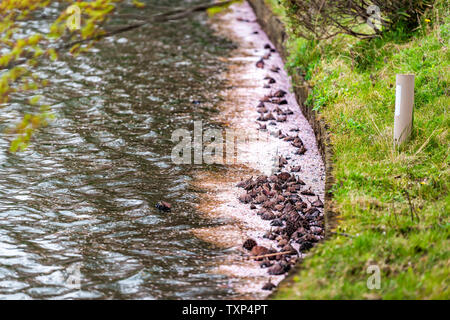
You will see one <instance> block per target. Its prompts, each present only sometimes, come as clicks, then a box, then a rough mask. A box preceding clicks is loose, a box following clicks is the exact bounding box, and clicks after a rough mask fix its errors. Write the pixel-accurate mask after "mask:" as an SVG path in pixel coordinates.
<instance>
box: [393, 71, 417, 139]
mask: <svg viewBox="0 0 450 320" xmlns="http://www.w3.org/2000/svg"><path fill="white" fill-rule="evenodd" d="M413 106H414V75H413V74H398V75H397V81H396V93H395V118H394V144H395V145H398V146H399V145H401V144H402V143H403V142H405V141H406V140H407V139H408V138H409V136H410V135H411V130H412V125H413Z"/></svg>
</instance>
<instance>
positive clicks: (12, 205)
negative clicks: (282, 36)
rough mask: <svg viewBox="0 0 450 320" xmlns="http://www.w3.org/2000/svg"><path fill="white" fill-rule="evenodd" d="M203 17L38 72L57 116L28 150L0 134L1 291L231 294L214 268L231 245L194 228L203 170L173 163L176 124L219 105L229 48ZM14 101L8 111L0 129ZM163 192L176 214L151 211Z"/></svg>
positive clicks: (198, 223)
mask: <svg viewBox="0 0 450 320" xmlns="http://www.w3.org/2000/svg"><path fill="white" fill-rule="evenodd" d="M152 2H153V3H154V4H157V5H161V6H178V5H180V4H181V3H182V2H183V1H173V0H170V1H165V2H163V1H152ZM183 3H184V4H189V3H188V2H186V1H184V2H183ZM144 10H147V12H140V13H141V14H150V13H151V12H152V11H154V10H155V9H154V8H153V7H149V8H147V9H144ZM204 20H205V17H199V18H196V19H193V20H185V21H179V22H176V23H168V24H160V25H155V26H149V27H145V28H142V29H141V30H139V31H134V32H131V33H126V34H122V35H120V36H117V37H115V38H111V39H107V40H104V41H102V42H101V43H100V44H99V45H97V46H96V48H95V49H94V52H93V53H92V54H90V55H88V56H84V57H79V58H77V59H71V58H65V59H63V61H62V62H58V63H57V64H53V65H51V66H47V67H43V68H41V70H40V74H41V75H46V76H47V77H48V78H49V79H50V80H51V81H52V85H51V87H50V88H51V89H50V88H49V89H47V91H46V92H44V96H45V100H46V101H47V102H49V103H50V104H52V105H53V110H54V111H55V113H56V115H57V120H56V121H55V122H53V123H52V125H51V126H49V127H47V128H45V129H43V130H42V131H41V132H40V133H39V134H37V135H36V136H35V141H34V142H33V144H32V146H30V147H29V149H28V150H27V151H26V152H23V153H20V154H9V153H8V152H7V149H8V144H9V142H8V141H7V140H6V138H5V136H2V137H1V139H0V298H121V299H124V298H126V299H131V298H150V299H151V298H156V299H158V298H170V299H180V298H222V297H233V296H234V293H233V291H232V290H231V289H230V288H229V286H228V279H227V278H226V277H224V276H219V275H214V274H212V273H211V272H210V270H211V268H212V267H214V266H215V265H216V264H217V261H218V259H219V258H218V256H220V255H223V254H224V252H223V251H222V250H220V249H217V248H214V247H213V246H211V245H210V244H207V243H205V242H202V241H201V240H199V239H197V238H195V237H193V236H192V234H191V233H190V232H189V231H190V230H191V229H192V228H198V227H205V226H208V225H212V224H213V223H214V222H211V221H206V220H204V219H202V218H201V217H199V215H198V214H197V213H196V212H195V210H194V208H195V206H194V204H195V203H196V201H197V199H198V196H199V191H196V190H193V189H192V188H191V187H190V186H189V182H190V180H191V179H192V176H193V175H194V172H195V170H196V168H195V167H192V166H186V165H185V166H176V165H174V164H173V163H172V162H171V160H170V153H171V148H172V147H173V143H172V142H171V140H170V138H171V133H172V131H173V130H175V129H178V128H187V129H189V130H191V129H192V126H193V120H194V119H203V121H204V122H206V121H207V119H208V118H211V115H212V114H213V113H214V112H217V111H215V109H214V107H215V105H216V104H217V102H218V101H217V99H218V98H217V97H216V94H217V92H219V91H220V88H221V87H220V86H221V83H220V81H219V80H218V79H217V78H216V77H215V76H216V75H217V74H218V73H219V72H220V70H221V69H222V68H223V67H224V66H223V65H221V64H220V62H219V59H218V58H219V57H220V55H224V54H226V53H227V52H228V49H229V48H230V46H231V44H230V43H228V42H226V41H224V40H222V39H218V38H216V37H214V36H213V35H212V34H211V31H210V30H209V29H208V27H207V26H206V25H205V21H204ZM18 110H24V106H21V105H20V103H13V104H11V105H10V106H8V107H7V108H4V109H2V110H1V111H0V112H1V113H0V116H1V118H2V123H3V125H5V124H6V125H8V124H11V123H13V122H14V121H16V120H17V119H18V117H19V113H18ZM211 125H215V126H217V124H211ZM219 169H220V168H219ZM161 199H164V200H167V201H169V202H171V203H172V205H173V207H174V210H172V212H171V213H160V212H158V211H157V210H156V209H155V208H154V204H155V203H156V202H157V201H158V200H161ZM78 273H79V274H80V275H81V283H80V285H81V290H78V289H77V286H76V285H75V286H74V285H72V284H73V283H72V282H73V281H72V280H74V277H75V276H76V275H77V274H78ZM75 282H76V281H75ZM75 284H76V283H75Z"/></svg>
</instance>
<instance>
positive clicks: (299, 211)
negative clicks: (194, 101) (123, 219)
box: [237, 44, 324, 290]
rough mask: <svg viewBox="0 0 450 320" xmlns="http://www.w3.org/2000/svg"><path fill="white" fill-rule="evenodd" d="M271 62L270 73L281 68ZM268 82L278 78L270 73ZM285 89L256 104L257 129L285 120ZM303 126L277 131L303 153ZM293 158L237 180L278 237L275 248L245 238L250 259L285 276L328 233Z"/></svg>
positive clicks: (244, 196) (244, 197)
mask: <svg viewBox="0 0 450 320" xmlns="http://www.w3.org/2000/svg"><path fill="white" fill-rule="evenodd" d="M265 49H267V50H268V51H267V53H266V54H265V55H264V57H262V58H261V60H259V61H258V62H257V63H256V66H257V67H258V68H265V62H264V61H265V60H267V59H269V57H270V54H271V53H272V52H274V51H275V50H274V49H273V48H271V46H270V45H269V44H267V45H266V46H265ZM279 70H280V69H279V68H278V67H275V66H272V67H271V68H270V71H271V72H279ZM266 79H267V80H268V84H267V85H266V87H270V85H271V84H273V83H276V81H275V80H274V79H273V78H272V77H271V76H267V77H266ZM286 94H287V93H286V92H285V91H283V90H281V89H280V90H277V91H275V92H273V93H271V94H269V95H266V96H265V97H263V98H262V99H261V100H260V101H259V104H258V105H257V106H256V111H257V112H258V113H259V114H260V116H259V117H258V119H257V120H258V123H259V126H260V127H259V129H260V130H267V125H266V123H267V124H268V125H273V126H276V125H277V123H281V122H285V121H287V119H288V116H289V115H292V114H293V112H292V110H290V109H289V106H288V105H289V103H288V101H287V100H286V99H285V95H286ZM298 132H299V130H298V129H296V128H294V129H291V130H290V131H289V133H283V132H282V131H281V130H278V131H275V135H276V136H277V137H278V138H279V139H282V140H284V141H287V142H289V143H290V144H291V145H292V146H293V147H294V148H295V152H294V154H296V155H303V154H304V153H305V152H306V151H307V150H306V148H305V146H304V143H303V141H302V140H301V138H300V137H299V136H298ZM289 160H291V158H290V157H288V156H286V157H283V156H279V158H278V170H277V173H275V174H273V175H271V176H265V175H261V176H258V177H255V178H254V177H251V178H249V179H247V180H245V181H241V182H240V183H238V185H237V186H238V187H240V188H243V189H244V190H245V192H244V193H242V194H241V195H240V196H239V201H240V202H242V203H245V204H248V205H249V206H250V209H252V210H254V211H255V212H256V214H257V215H259V216H260V217H261V219H263V220H269V221H270V225H271V229H270V230H269V231H268V232H267V233H266V234H265V235H264V238H268V239H270V240H273V241H275V242H276V248H273V247H270V248H267V247H265V246H262V245H259V244H258V243H257V241H256V240H254V239H247V240H246V241H245V242H244V243H243V248H244V249H245V250H247V252H248V253H249V254H250V256H251V257H252V259H254V260H256V261H258V262H259V263H260V266H261V268H267V269H268V274H269V275H282V274H284V273H286V272H288V271H289V270H290V269H291V267H292V266H293V265H295V264H296V263H297V261H298V260H299V259H300V258H301V254H302V253H304V252H306V251H307V250H309V249H311V248H312V247H313V246H314V245H315V244H316V243H317V242H319V241H320V240H321V239H322V238H323V235H324V216H323V203H322V201H321V200H320V197H319V196H318V195H316V194H315V193H314V192H313V191H312V190H311V188H310V187H307V186H306V183H305V182H304V181H302V180H301V178H300V176H299V172H300V171H301V167H300V166H289ZM274 287H275V286H274V285H273V284H272V283H271V281H270V280H269V282H268V283H266V284H265V285H264V286H263V289H264V290H272V289H273V288H274Z"/></svg>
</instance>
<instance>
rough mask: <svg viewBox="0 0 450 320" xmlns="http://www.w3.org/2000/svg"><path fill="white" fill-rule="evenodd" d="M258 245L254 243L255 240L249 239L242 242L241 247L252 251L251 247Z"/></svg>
mask: <svg viewBox="0 0 450 320" xmlns="http://www.w3.org/2000/svg"><path fill="white" fill-rule="evenodd" d="M257 245H258V244H257V243H256V241H255V240H253V239H251V238H249V239H247V240H245V241H244V244H243V245H242V247H243V248H244V249H246V250H249V251H250V250H252V249H253V247H255V246H257Z"/></svg>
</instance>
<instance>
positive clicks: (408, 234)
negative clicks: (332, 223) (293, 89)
mask: <svg viewBox="0 0 450 320" xmlns="http://www.w3.org/2000/svg"><path fill="white" fill-rule="evenodd" d="M266 1H267V3H268V4H269V5H270V6H271V7H272V8H273V10H274V12H275V13H276V14H278V15H280V16H281V17H282V20H283V21H284V22H285V23H286V24H287V25H289V23H290V20H289V13H288V11H287V10H286V9H287V8H285V7H283V6H282V5H280V4H279V3H278V0H266ZM447 6H448V5H447V2H446V1H440V2H438V3H437V5H436V9H435V10H433V11H431V12H429V13H428V14H427V16H426V17H424V18H423V20H422V23H421V25H420V27H419V28H418V29H416V30H415V31H413V32H405V31H403V30H401V29H400V30H399V29H397V30H396V31H392V32H390V33H388V34H385V35H384V36H383V38H377V39H373V40H361V39H357V38H354V37H350V36H346V35H339V36H336V37H334V38H332V39H329V40H326V41H321V42H319V43H318V42H314V41H307V40H305V39H302V38H298V37H295V36H294V35H293V34H292V33H290V35H289V44H288V46H289V49H290V56H289V61H288V64H287V67H288V69H289V71H290V72H291V73H292V72H297V73H298V72H300V73H302V74H303V75H304V77H305V79H306V80H307V81H308V82H309V83H310V84H311V85H312V86H313V92H312V95H310V97H309V99H308V101H307V104H308V105H309V107H311V108H314V109H315V110H318V111H319V112H320V114H321V116H322V117H324V119H325V120H326V122H327V123H328V124H329V126H330V132H331V136H332V143H333V148H334V152H335V155H334V162H335V171H334V176H335V178H336V183H335V185H334V187H333V190H332V191H333V194H334V207H335V209H336V211H337V212H338V213H339V227H338V229H337V230H336V232H337V234H338V235H336V236H334V237H333V238H332V239H330V240H328V241H326V242H324V243H322V244H320V245H319V246H317V247H316V248H314V249H313V250H312V252H311V255H310V256H309V257H308V258H307V259H306V260H305V261H304V263H303V264H302V266H301V270H300V271H299V272H298V274H296V275H295V276H294V277H293V279H292V281H290V282H287V283H285V284H284V285H283V286H281V288H280V290H279V292H278V293H277V294H276V296H275V298H277V299H298V298H301V299H318V298H356V299H366V298H383V299H400V298H409V299H439V298H442V299H449V298H450V288H449V283H450V276H449V270H450V253H449V248H450V241H449V235H450V224H449V222H450V221H449V212H450V198H449V195H448V188H449V163H450V159H449V132H448V128H449V125H450V121H449V117H448V109H449V106H450V98H449V93H450V92H449V83H450V80H449V71H450V66H449V62H450V52H449V48H448V45H449V39H450V18H449V15H448V10H449V9H448V7H447ZM397 73H413V74H415V75H416V84H415V88H416V89H415V106H414V128H413V134H412V138H411V140H410V142H409V143H408V144H406V145H405V146H403V147H402V148H400V149H396V148H394V147H393V143H392V141H393V118H394V106H395V75H396V74H397ZM370 265H376V266H378V267H379V268H380V272H381V288H380V289H373V290H369V289H368V288H367V280H368V278H369V277H370V276H371V275H372V274H369V273H367V269H368V267H369V266H370Z"/></svg>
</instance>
